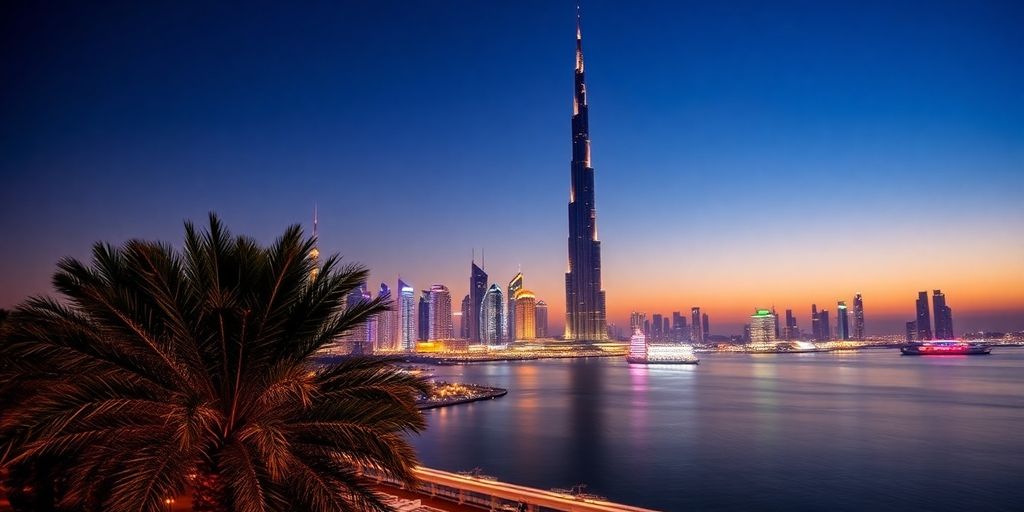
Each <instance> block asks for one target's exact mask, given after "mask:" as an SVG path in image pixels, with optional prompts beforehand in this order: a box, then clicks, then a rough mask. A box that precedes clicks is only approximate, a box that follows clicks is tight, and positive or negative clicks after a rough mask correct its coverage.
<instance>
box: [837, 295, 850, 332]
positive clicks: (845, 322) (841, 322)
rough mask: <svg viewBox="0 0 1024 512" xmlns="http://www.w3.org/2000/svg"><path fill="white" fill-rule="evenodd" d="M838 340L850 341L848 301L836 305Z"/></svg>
mask: <svg viewBox="0 0 1024 512" xmlns="http://www.w3.org/2000/svg"><path fill="white" fill-rule="evenodd" d="M836 339H837V340H848V339H850V317H849V315H847V313H846V301H842V300H841V301H839V302H838V303H837V304H836Z"/></svg>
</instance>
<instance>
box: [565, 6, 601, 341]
mask: <svg viewBox="0 0 1024 512" xmlns="http://www.w3.org/2000/svg"><path fill="white" fill-rule="evenodd" d="M589 108H590V107H589V105H588V104H587V86H586V81H585V80H584V74H583V33H582V31H581V29H580V18H579V11H578V10H577V16H576V79H575V88H574V94H573V102H572V163H571V166H570V168H571V184H570V189H569V271H568V272H566V273H565V338H566V339H569V340H576V341H603V340H605V339H607V338H608V330H607V329H606V327H605V294H604V290H602V289H601V242H600V241H599V240H598V239H597V208H596V207H595V201H594V168H593V167H591V163H590V121H589Z"/></svg>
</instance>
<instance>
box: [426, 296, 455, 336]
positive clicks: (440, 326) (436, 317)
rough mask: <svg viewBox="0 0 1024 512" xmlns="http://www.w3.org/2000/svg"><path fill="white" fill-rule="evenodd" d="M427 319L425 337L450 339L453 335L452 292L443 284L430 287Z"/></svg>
mask: <svg viewBox="0 0 1024 512" xmlns="http://www.w3.org/2000/svg"><path fill="white" fill-rule="evenodd" d="M428 314H429V321H430V325H429V327H428V329H427V339H430V340H450V339H452V338H454V337H455V332H454V330H453V329H452V294H451V292H449V291H448V287H447V286H445V285H443V284H435V285H434V286H431V287H430V304H429V311H428Z"/></svg>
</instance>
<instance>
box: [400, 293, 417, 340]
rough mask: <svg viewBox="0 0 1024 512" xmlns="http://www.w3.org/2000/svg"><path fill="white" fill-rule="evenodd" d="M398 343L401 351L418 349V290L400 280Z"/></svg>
mask: <svg viewBox="0 0 1024 512" xmlns="http://www.w3.org/2000/svg"><path fill="white" fill-rule="evenodd" d="M398 343H399V349H400V350H402V351H405V352H412V351H413V350H415V349H416V290H415V289H414V288H413V287H412V286H409V285H408V284H406V283H405V282H404V281H402V280H401V279H399V280H398Z"/></svg>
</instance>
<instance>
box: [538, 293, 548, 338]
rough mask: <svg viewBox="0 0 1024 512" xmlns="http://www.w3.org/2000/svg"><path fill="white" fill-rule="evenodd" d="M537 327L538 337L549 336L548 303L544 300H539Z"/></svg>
mask: <svg viewBox="0 0 1024 512" xmlns="http://www.w3.org/2000/svg"><path fill="white" fill-rule="evenodd" d="M535 318H536V329H537V337H538V338H547V337H548V336H549V334H548V303H547V302H544V301H542V300H539V301H537V309H536V313H535Z"/></svg>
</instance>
